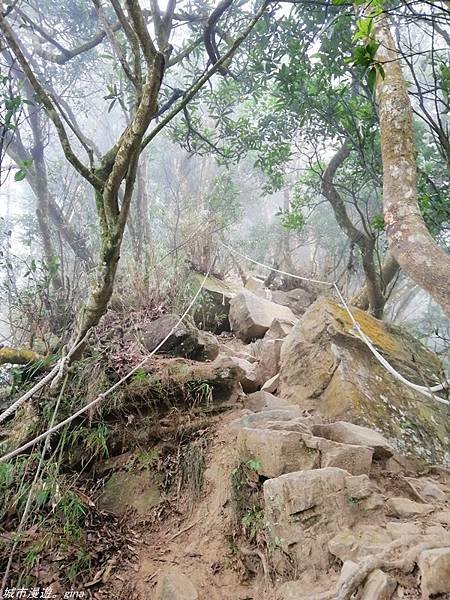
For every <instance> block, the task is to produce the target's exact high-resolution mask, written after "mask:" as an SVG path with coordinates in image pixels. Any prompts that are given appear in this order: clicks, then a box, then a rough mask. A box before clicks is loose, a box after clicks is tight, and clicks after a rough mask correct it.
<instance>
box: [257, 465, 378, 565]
mask: <svg viewBox="0 0 450 600" xmlns="http://www.w3.org/2000/svg"><path fill="white" fill-rule="evenodd" d="M263 491H264V501H265V515H266V521H267V525H268V533H269V537H270V540H271V541H272V542H274V543H276V544H277V545H278V546H279V547H280V548H281V550H282V551H283V552H284V553H285V554H287V555H288V556H289V558H290V560H291V561H292V562H293V564H294V565H295V567H297V569H298V570H299V571H304V570H307V569H310V568H316V569H324V570H327V569H328V567H329V566H330V563H331V555H330V554H329V552H328V542H329V541H330V540H331V539H332V538H333V537H334V536H335V535H336V534H337V533H338V532H339V531H341V530H342V529H346V528H349V527H351V526H352V525H354V524H355V523H356V522H358V521H359V520H361V519H362V518H363V517H364V516H368V514H369V512H370V511H372V510H373V509H374V508H376V507H378V506H379V505H380V502H381V501H380V499H379V498H377V496H378V494H377V493H376V490H375V489H374V486H373V484H371V482H370V480H369V479H368V477H367V476H366V475H359V476H353V475H349V473H347V472H346V471H344V470H342V469H338V468H332V467H329V468H325V469H316V470H312V471H300V472H296V473H289V474H287V475H281V476H280V477H277V478H274V479H268V480H267V481H265V482H264V486H263Z"/></svg>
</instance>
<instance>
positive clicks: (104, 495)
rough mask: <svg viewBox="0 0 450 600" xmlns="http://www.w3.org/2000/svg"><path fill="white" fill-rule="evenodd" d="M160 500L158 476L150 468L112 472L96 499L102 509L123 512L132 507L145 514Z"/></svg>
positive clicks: (117, 512) (116, 512)
mask: <svg viewBox="0 0 450 600" xmlns="http://www.w3.org/2000/svg"><path fill="white" fill-rule="evenodd" d="M160 501H161V492H160V489H159V485H158V477H157V475H156V474H154V473H152V471H151V470H150V469H143V470H142V471H117V472H116V473H113V474H112V475H111V477H110V478H109V479H108V480H107V482H106V484H105V487H104V488H103V491H102V492H101V494H100V495H99V497H98V499H97V503H98V506H99V508H101V509H102V510H107V511H109V512H112V513H115V514H123V513H124V512H126V511H127V510H128V509H130V508H134V509H135V510H136V511H137V513H138V514H139V515H145V514H147V513H148V512H149V511H150V510H151V509H152V508H154V507H155V506H157V505H158V504H159V503H160Z"/></svg>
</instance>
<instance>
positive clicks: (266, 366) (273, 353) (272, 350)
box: [248, 339, 283, 385]
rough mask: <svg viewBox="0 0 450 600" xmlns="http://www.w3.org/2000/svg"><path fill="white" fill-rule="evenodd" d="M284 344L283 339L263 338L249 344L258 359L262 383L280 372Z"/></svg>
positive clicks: (258, 374) (257, 369)
mask: <svg viewBox="0 0 450 600" xmlns="http://www.w3.org/2000/svg"><path fill="white" fill-rule="evenodd" d="M282 345H283V340H281V339H262V340H256V341H255V342H253V344H250V345H249V346H248V348H249V351H250V352H251V353H252V354H253V356H254V357H255V359H256V360H257V361H258V365H257V368H256V372H257V376H258V379H259V380H260V382H261V385H263V384H264V383H265V382H266V381H268V380H269V379H271V378H272V377H274V376H275V375H276V374H277V373H278V371H279V369H280V355H281V346H282Z"/></svg>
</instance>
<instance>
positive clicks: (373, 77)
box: [367, 67, 377, 93]
mask: <svg viewBox="0 0 450 600" xmlns="http://www.w3.org/2000/svg"><path fill="white" fill-rule="evenodd" d="M376 82H377V70H376V68H375V67H372V68H371V69H369V71H368V73H367V84H368V86H369V89H370V91H371V92H372V93H373V92H374V91H375V84H376Z"/></svg>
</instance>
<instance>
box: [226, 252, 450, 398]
mask: <svg viewBox="0 0 450 600" xmlns="http://www.w3.org/2000/svg"><path fill="white" fill-rule="evenodd" d="M222 246H224V248H226V249H227V250H228V251H229V252H232V253H233V254H236V255H237V256H240V257H241V258H244V259H245V260H248V261H250V262H252V263H254V264H255V265H258V266H260V267H263V268H264V269H269V270H270V271H275V272H276V273H281V274H282V275H287V276H288V277H293V278H294V279H300V280H301V281H309V282H311V283H318V284H320V285H326V286H328V287H333V288H334V289H335V290H336V293H337V295H338V297H339V300H340V301H341V303H342V305H343V307H344V309H345V310H346V311H347V313H348V315H349V316H350V319H351V321H352V324H353V327H354V328H355V330H356V332H357V334H358V336H359V337H360V339H361V340H362V341H363V342H364V343H365V344H366V346H367V347H368V348H369V350H370V351H371V352H372V354H373V355H374V356H375V358H376V359H377V360H378V362H379V363H380V364H381V365H382V366H383V367H384V368H385V369H386V370H387V371H388V372H389V373H390V374H391V375H393V376H394V377H395V378H396V379H398V380H399V381H401V382H402V383H403V384H405V385H407V386H408V387H410V388H411V389H413V390H415V391H416V392H419V393H421V394H423V395H424V396H427V397H428V398H432V399H433V400H436V402H440V403H441V404H445V405H449V402H448V400H444V398H440V397H439V396H436V395H435V394H433V392H439V391H442V390H444V389H446V388H448V387H449V384H448V382H446V383H443V384H438V385H434V386H432V387H426V386H423V385H418V384H417V383H413V382H412V381H409V380H408V379H406V378H405V377H403V375H402V374H401V373H399V372H398V371H397V370H396V369H394V367H393V366H392V365H391V364H390V363H389V362H388V361H387V360H386V359H385V358H384V356H382V355H381V354H380V352H378V350H377V349H376V348H375V346H374V344H373V342H372V340H371V339H370V338H369V336H368V335H366V334H365V333H364V331H363V330H362V328H361V325H360V324H359V323H358V321H357V320H356V319H355V317H354V315H353V313H352V311H351V310H350V307H349V306H348V304H347V302H346V301H345V298H344V296H343V294H342V293H341V291H340V289H339V287H338V286H337V284H336V282H333V283H330V282H329V281H321V280H319V279H310V278H308V277H300V275H294V274H293V273H287V272H286V271H280V270H279V269H275V268H274V267H270V266H269V265H265V264H264V263H261V262H258V261H257V260H254V259H253V258H250V257H249V256H245V255H244V254H241V253H240V252H238V251H237V250H235V249H234V248H231V247H230V246H227V245H226V244H223V243H222Z"/></svg>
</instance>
